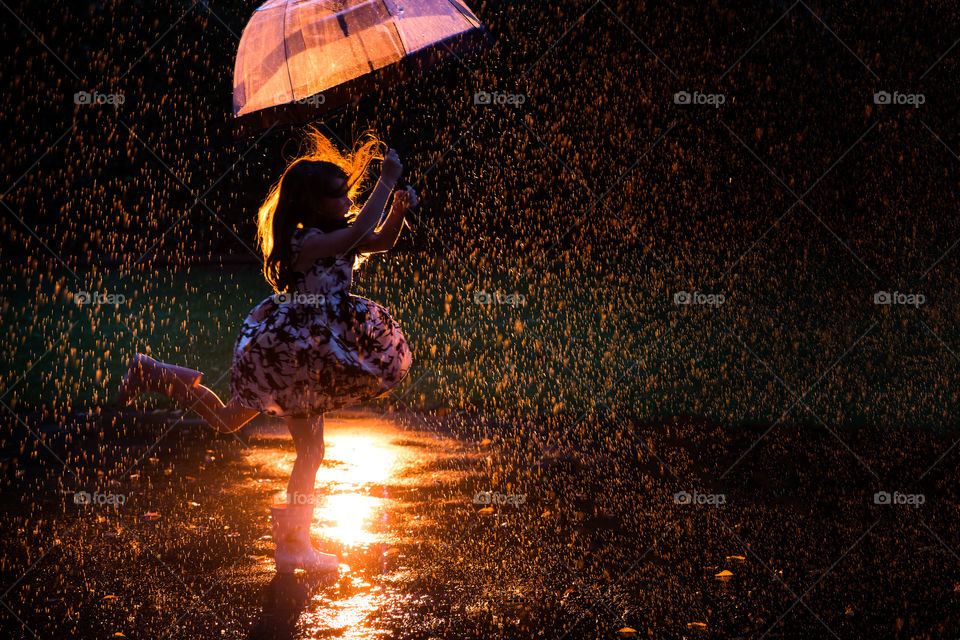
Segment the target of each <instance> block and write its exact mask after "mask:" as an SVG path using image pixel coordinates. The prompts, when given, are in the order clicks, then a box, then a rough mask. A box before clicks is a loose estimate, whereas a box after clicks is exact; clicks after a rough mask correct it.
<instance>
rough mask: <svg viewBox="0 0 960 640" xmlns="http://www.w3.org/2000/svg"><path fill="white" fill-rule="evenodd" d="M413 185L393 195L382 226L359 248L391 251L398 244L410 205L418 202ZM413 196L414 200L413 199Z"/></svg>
mask: <svg viewBox="0 0 960 640" xmlns="http://www.w3.org/2000/svg"><path fill="white" fill-rule="evenodd" d="M412 192H413V188H412V187H407V190H405V191H400V192H398V193H397V194H395V195H394V197H393V205H392V206H391V207H390V213H389V214H388V215H387V219H386V220H385V221H384V223H383V224H382V225H380V228H379V229H377V230H376V231H374V232H373V233H372V234H371V235H370V236H369V237H368V238H367V239H366V240H365V241H364V242H362V243H360V245H359V246H358V249H359V250H360V251H362V252H364V253H379V252H381V251H389V250H390V249H391V248H393V245H394V244H396V242H397V238H398V237H399V236H400V230H401V229H403V223H404V216H406V214H407V211H409V210H410V207H411V206H413V205H414V204H415V203H416V195H414V194H413V193H412ZM411 198H412V200H411Z"/></svg>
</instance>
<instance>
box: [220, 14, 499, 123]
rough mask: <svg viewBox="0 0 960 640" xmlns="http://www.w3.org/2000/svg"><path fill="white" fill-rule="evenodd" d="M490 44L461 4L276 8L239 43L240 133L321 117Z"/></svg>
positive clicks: (236, 96)
mask: <svg viewBox="0 0 960 640" xmlns="http://www.w3.org/2000/svg"><path fill="white" fill-rule="evenodd" d="M492 40H493V39H492V37H491V36H490V34H489V32H488V31H487V30H486V28H485V27H484V26H483V25H482V24H480V21H479V20H477V17H476V16H475V15H474V14H473V12H472V11H471V10H470V9H469V7H467V6H466V5H465V4H463V3H462V2H458V1H457V0H408V1H405V0H365V1H357V0H270V2H267V3H265V4H263V5H262V6H260V7H259V8H258V9H257V10H256V11H255V12H254V14H253V17H252V18H251V19H250V21H249V22H248V23H247V26H246V27H245V28H244V30H243V35H242V36H241V39H240V48H239V50H238V51H237V60H236V66H235V68H234V77H233V115H234V117H235V119H234V121H235V123H236V125H237V126H236V127H235V133H236V134H237V135H241V134H243V133H249V132H251V131H253V130H257V129H260V128H264V127H268V126H270V125H272V124H283V123H303V122H307V121H309V120H312V119H316V118H317V117H319V116H320V115H322V114H324V113H326V112H328V111H331V110H333V109H336V108H337V107H340V106H343V105H344V104H347V103H350V102H353V101H356V100H357V99H359V98H360V97H361V96H362V95H364V94H366V93H369V92H370V91H372V90H373V89H375V88H376V87H377V86H379V85H380V83H383V82H385V81H388V80H394V79H396V78H398V77H399V78H405V77H411V76H418V75H420V74H422V73H423V72H425V71H426V70H428V69H430V68H432V67H434V66H436V65H437V64H438V63H440V62H442V61H444V60H446V59H448V58H452V57H453V56H462V55H465V54H467V53H471V52H474V51H478V50H480V49H483V48H485V47H487V46H489V45H490V44H491V43H492Z"/></svg>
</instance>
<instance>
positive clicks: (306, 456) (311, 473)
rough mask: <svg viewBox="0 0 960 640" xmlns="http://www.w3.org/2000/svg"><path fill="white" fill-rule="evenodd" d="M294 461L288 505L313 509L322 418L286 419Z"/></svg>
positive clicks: (321, 456)
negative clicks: (308, 506)
mask: <svg viewBox="0 0 960 640" xmlns="http://www.w3.org/2000/svg"><path fill="white" fill-rule="evenodd" d="M287 428H288V429H289V430H290V435H291V436H292V437H293V446H294V447H295V448H296V450H297V459H296V461H294V463H293V471H292V472H291V473H290V481H289V482H288V483H287V504H288V505H305V504H309V505H311V506H312V505H313V504H314V485H315V484H316V481H317V471H319V470H320V464H321V463H322V462H323V455H324V447H323V416H322V415H321V416H317V417H314V418H287Z"/></svg>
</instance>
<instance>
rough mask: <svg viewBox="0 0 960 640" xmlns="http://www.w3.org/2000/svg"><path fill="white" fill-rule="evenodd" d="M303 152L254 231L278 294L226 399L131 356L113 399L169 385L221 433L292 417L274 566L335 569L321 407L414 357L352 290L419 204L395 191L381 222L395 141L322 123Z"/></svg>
mask: <svg viewBox="0 0 960 640" xmlns="http://www.w3.org/2000/svg"><path fill="white" fill-rule="evenodd" d="M307 141H308V151H307V153H305V154H304V155H302V156H300V157H298V158H296V159H295V160H293V161H292V162H291V163H290V164H289V165H288V166H287V168H286V170H285V171H284V172H283V176H282V177H281V178H280V180H279V182H277V183H276V184H275V185H274V186H273V187H272V188H271V190H270V192H269V194H268V196H267V199H266V201H265V202H264V204H263V205H262V206H261V207H260V211H259V215H258V225H257V241H258V245H259V248H260V250H261V252H262V253H263V256H264V262H263V273H264V276H265V277H266V279H267V282H269V283H270V285H271V286H272V287H273V289H274V291H275V292H276V294H275V295H273V296H270V297H268V298H266V299H265V300H263V301H262V302H261V303H260V304H259V305H257V306H256V307H255V308H254V309H253V310H252V311H251V312H250V314H249V315H248V316H247V318H246V320H244V322H243V326H242V327H241V328H240V335H239V336H238V338H237V341H236V343H235V346H234V352H233V366H232V368H231V380H230V391H231V394H232V397H231V398H230V401H229V402H227V403H226V404H224V403H223V402H222V401H221V400H220V399H219V398H218V397H217V395H216V394H215V393H214V392H213V391H211V390H210V389H208V388H207V387H204V386H203V385H201V384H200V377H201V376H202V374H201V373H200V372H199V371H194V370H192V369H187V368H184V367H177V366H173V365H168V364H164V363H161V362H158V361H156V360H154V359H152V358H150V357H148V356H146V355H144V354H139V353H138V354H136V355H135V356H133V358H131V360H130V365H129V369H128V371H127V375H126V376H125V377H124V379H123V381H122V382H121V384H120V391H119V394H118V397H117V399H116V402H115V404H117V405H118V406H124V405H126V404H129V403H130V402H131V401H132V400H133V398H135V397H136V396H137V395H138V394H140V393H142V392H144V391H154V392H159V393H163V394H165V395H167V396H169V397H170V398H172V399H173V400H175V401H176V402H177V403H178V404H180V405H182V406H185V407H188V408H191V409H194V410H196V412H197V413H199V414H200V415H201V416H202V417H203V418H204V419H205V420H206V421H207V422H208V423H209V424H210V425H211V426H212V427H214V428H215V429H216V430H217V431H218V432H220V433H231V432H233V431H236V430H237V429H239V428H240V427H241V426H243V425H244V424H246V423H247V422H249V421H250V420H251V419H252V418H253V417H254V416H256V415H257V414H258V413H265V414H267V415H270V416H281V417H283V418H284V419H285V421H286V424H287V427H288V429H289V430H290V435H291V436H292V437H293V443H294V446H295V448H296V453H297V458H296V461H295V462H294V465H293V471H292V473H291V474H290V481H289V483H288V485H287V501H286V504H285V505H280V506H274V507H272V508H271V514H272V517H273V518H272V519H273V533H274V540H275V542H276V555H275V562H276V567H277V571H278V572H280V573H289V572H292V571H294V570H295V569H298V568H300V569H306V570H314V571H332V570H336V569H337V567H338V566H339V560H338V559H337V557H336V556H334V555H332V554H328V553H320V552H319V551H317V550H316V549H314V548H313V546H312V545H311V543H310V524H311V522H312V519H313V509H314V483H315V481H316V475H317V470H318V469H319V467H320V463H321V462H322V461H323V454H324V446H323V414H324V412H325V411H331V410H333V409H338V408H340V407H344V406H349V405H354V404H359V403H361V402H364V401H367V400H370V399H373V398H376V397H379V396H381V395H384V394H385V393H388V392H389V391H391V390H392V389H394V388H396V387H397V386H398V385H399V384H400V381H401V380H403V378H404V377H405V376H406V375H407V372H408V371H409V370H410V365H411V362H412V356H411V353H410V349H409V347H408V345H407V341H406V338H405V337H404V335H403V333H402V332H401V330H400V326H399V323H398V322H397V321H395V320H394V319H393V318H392V317H391V316H390V314H389V312H388V311H387V310H386V309H385V308H384V307H382V306H380V305H379V304H377V303H376V302H373V301H372V300H368V299H367V298H363V297H360V296H356V295H353V294H351V293H350V283H351V276H352V274H353V270H354V269H356V268H357V267H358V266H359V265H360V264H362V263H363V262H364V260H365V259H366V257H367V255H368V254H370V253H379V252H384V251H387V250H389V249H390V248H391V247H393V245H394V242H396V239H397V237H398V235H399V234H400V229H401V227H402V226H403V223H404V222H405V215H406V213H407V212H408V211H409V210H410V208H411V207H414V206H416V205H417V196H416V193H415V192H414V190H413V188H412V187H407V188H406V190H404V191H398V192H397V193H396V194H395V195H394V197H393V204H392V206H391V208H390V212H389V213H388V215H387V217H386V219H385V220H384V221H383V224H380V225H379V226H378V222H379V221H380V219H381V216H382V215H383V209H384V206H385V205H386V202H387V199H388V197H389V196H390V193H391V191H392V190H393V187H394V185H395V184H396V182H397V180H398V179H399V177H400V174H401V172H402V170H403V166H402V165H401V164H400V159H399V157H398V156H397V153H396V151H395V150H393V149H389V150H388V151H387V153H386V155H385V156H384V155H381V152H380V151H379V149H380V146H381V144H382V143H381V142H380V141H379V140H377V139H376V137H372V139H371V140H369V141H367V142H366V143H362V144H361V143H360V142H358V143H357V144H356V145H354V150H353V152H352V153H340V152H339V151H338V150H337V149H336V148H335V147H334V146H333V145H332V144H331V143H330V141H329V140H327V139H326V138H325V137H324V136H323V135H322V134H321V133H320V132H319V131H317V130H316V129H313V128H311V129H309V130H308V133H307ZM378 158H382V160H383V161H382V163H381V169H380V177H379V180H378V181H377V184H376V186H375V188H374V189H373V193H372V194H371V195H370V198H369V199H368V200H367V202H366V204H364V205H363V207H362V208H359V207H357V206H355V204H354V197H355V196H356V194H357V193H358V192H359V191H360V190H361V189H362V187H363V181H364V177H365V175H366V171H367V167H368V165H369V164H370V162H371V161H373V160H375V159H378Z"/></svg>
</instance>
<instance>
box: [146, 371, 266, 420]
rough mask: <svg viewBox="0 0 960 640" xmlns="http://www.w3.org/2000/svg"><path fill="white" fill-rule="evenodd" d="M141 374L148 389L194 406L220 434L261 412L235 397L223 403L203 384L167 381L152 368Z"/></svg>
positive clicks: (180, 402) (183, 404) (177, 401)
mask: <svg viewBox="0 0 960 640" xmlns="http://www.w3.org/2000/svg"><path fill="white" fill-rule="evenodd" d="M142 376H143V385H144V387H146V390H147V391H153V392H155V393H160V394H163V395H165V396H167V397H168V398H170V399H171V400H173V401H174V402H176V403H177V404H179V405H180V406H182V407H184V408H186V409H193V410H194V411H196V412H197V413H198V414H200V417H201V418H203V419H204V420H206V421H207V424H209V425H210V426H211V427H213V428H214V429H215V430H216V431H217V432H219V433H233V432H234V431H236V430H237V429H239V428H240V427H242V426H243V425H245V424H246V423H248V422H250V420H252V419H253V418H254V417H255V416H256V415H257V414H258V413H260V412H259V411H257V410H256V409H248V408H247V407H245V406H243V405H242V404H240V402H239V400H238V399H237V398H235V397H234V398H231V399H230V401H229V402H228V403H227V404H224V403H223V401H221V400H220V398H218V397H217V394H216V393H214V392H213V391H212V390H210V389H209V388H207V387H205V386H203V385H201V384H197V386H195V387H190V386H189V385H187V384H186V383H184V382H183V381H181V380H178V379H174V380H172V381H169V382H164V381H162V380H160V379H158V378H157V377H156V376H154V375H153V374H151V373H150V371H144V372H143V374H142Z"/></svg>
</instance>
